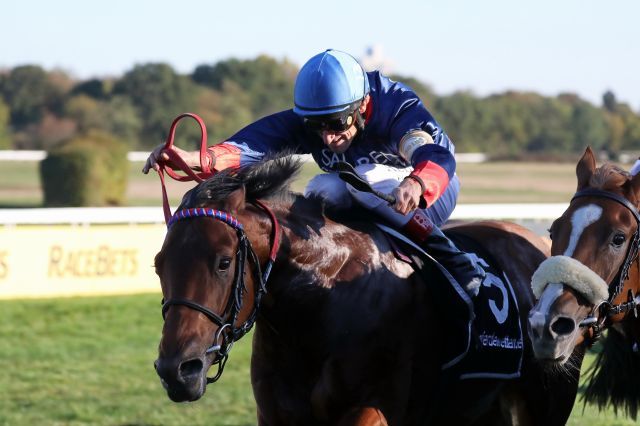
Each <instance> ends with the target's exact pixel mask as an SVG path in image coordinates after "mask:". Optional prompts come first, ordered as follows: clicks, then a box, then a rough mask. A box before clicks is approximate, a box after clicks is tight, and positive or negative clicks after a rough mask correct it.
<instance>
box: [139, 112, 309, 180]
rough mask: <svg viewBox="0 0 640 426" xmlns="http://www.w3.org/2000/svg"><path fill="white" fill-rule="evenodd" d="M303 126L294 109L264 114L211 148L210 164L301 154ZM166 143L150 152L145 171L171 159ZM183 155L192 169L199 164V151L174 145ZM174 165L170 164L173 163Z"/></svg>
mask: <svg viewBox="0 0 640 426" xmlns="http://www.w3.org/2000/svg"><path fill="white" fill-rule="evenodd" d="M303 138H304V127H303V125H302V121H301V120H300V118H299V117H298V116H297V115H295V114H294V113H293V111H291V110H287V111H282V112H279V113H276V114H272V115H269V116H267V117H264V118H262V119H260V120H258V121H256V122H254V123H251V124H249V125H248V126H246V127H244V128H243V129H242V130H240V131H239V132H237V133H236V134H234V135H233V136H231V137H230V138H229V139H227V140H226V141H224V142H221V143H219V144H216V145H212V146H210V147H209V148H208V150H207V152H208V153H209V156H210V159H211V164H210V165H211V166H212V168H213V169H214V170H215V171H220V170H224V169H227V168H237V167H241V166H244V165H246V164H250V163H254V162H257V161H260V160H261V159H262V158H263V157H264V155H265V154H267V153H272V152H280V151H283V150H287V149H288V150H290V151H292V152H299V153H302V148H301V147H300V142H301V141H302V140H303ZM163 148H164V145H162V146H158V147H156V148H155V149H154V150H153V152H152V153H151V154H150V155H149V158H148V159H147V163H146V164H145V167H144V168H143V170H142V171H143V173H147V172H148V171H149V169H150V168H153V169H155V170H158V165H157V163H158V161H159V160H160V161H163V162H168V160H169V157H168V156H167V155H166V153H164V152H163ZM174 149H176V151H177V152H178V154H179V155H180V157H181V158H182V159H183V160H185V162H186V163H187V164H188V165H189V166H190V167H191V168H192V169H195V168H198V167H200V156H199V151H184V150H181V149H179V148H177V147H175V146H174ZM170 165H171V164H170Z"/></svg>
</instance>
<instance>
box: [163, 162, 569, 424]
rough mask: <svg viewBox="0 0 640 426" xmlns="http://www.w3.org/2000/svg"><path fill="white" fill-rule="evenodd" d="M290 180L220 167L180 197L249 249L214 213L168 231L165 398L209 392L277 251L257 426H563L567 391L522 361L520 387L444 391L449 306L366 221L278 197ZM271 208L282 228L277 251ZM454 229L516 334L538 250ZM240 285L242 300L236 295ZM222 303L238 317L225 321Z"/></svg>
mask: <svg viewBox="0 0 640 426" xmlns="http://www.w3.org/2000/svg"><path fill="white" fill-rule="evenodd" d="M295 170H296V165H295V164H293V163H292V162H291V161H289V160H277V161H275V162H274V161H271V162H267V163H265V164H258V165H255V166H252V167H249V168H246V169H241V170H240V171H237V172H234V171H228V172H225V173H221V174H219V175H216V176H215V177H214V178H212V179H210V180H209V181H207V182H205V183H203V184H200V185H199V186H198V187H196V189H195V190H194V192H192V193H191V194H190V195H189V196H187V197H185V201H184V202H183V205H182V206H181V208H190V207H208V208H214V209H216V210H218V211H224V212H227V213H229V214H231V215H233V216H234V217H235V218H236V219H237V220H238V222H239V223H241V224H242V225H243V229H244V232H246V238H247V239H248V240H249V241H250V245H249V247H248V249H247V253H248V254H245V255H243V254H242V252H239V251H238V247H239V242H240V240H241V239H242V238H245V236H244V234H242V233H239V232H238V230H237V229H234V228H233V227H231V226H229V225H228V224H227V223H223V222H221V221H219V220H215V219H212V218H210V217H197V218H191V219H184V220H180V221H178V222H176V223H175V224H174V225H173V226H172V227H171V229H170V230H169V232H168V233H167V236H166V240H165V242H164V245H163V247H162V250H161V251H160V253H158V255H157V257H156V269H157V272H158V275H159V276H160V280H161V284H162V291H163V296H164V298H165V300H166V301H172V300H178V301H179V303H175V304H173V305H170V306H169V307H167V309H165V323H164V328H163V333H162V340H161V342H160V347H159V357H158V360H157V361H156V368H157V371H158V374H159V375H160V377H161V379H162V381H163V383H164V385H165V387H166V389H167V392H168V394H169V396H170V397H171V398H172V399H174V400H176V401H189V400H195V399H198V398H200V397H201V396H202V395H203V394H204V391H205V389H206V374H207V371H208V370H209V367H210V366H211V364H212V363H213V362H214V361H215V360H216V359H218V358H219V354H220V351H221V350H224V349H225V348H227V349H228V347H229V345H228V343H229V341H228V339H229V338H230V337H231V338H233V336H234V335H235V334H236V333H235V331H234V329H235V328H237V327H240V326H241V325H242V324H246V323H247V321H248V319H250V318H251V316H252V312H254V307H256V306H255V304H257V303H258V302H256V300H258V299H257V298H258V295H259V293H258V292H256V289H257V288H258V287H259V284H258V281H259V279H258V277H259V274H258V273H257V271H258V267H257V264H261V265H263V266H264V265H265V264H266V263H267V259H268V257H269V252H270V251H271V248H272V247H273V246H274V245H277V244H278V243H279V246H278V247H279V248H278V250H277V257H276V258H275V262H274V263H273V269H272V271H271V275H270V277H269V280H268V282H267V283H266V288H267V293H266V294H265V295H264V297H263V298H262V301H261V303H260V305H259V306H257V308H258V312H259V314H258V317H257V322H256V330H255V333H254V335H253V339H254V341H253V353H252V361H251V380H252V385H253V390H254V395H255V398H256V404H257V417H258V424H260V425H335V424H339V425H356V424H357V425H360V426H365V425H371V426H372V425H379V424H386V423H388V424H392V425H423V424H425V423H429V424H492V425H493V424H511V422H512V420H513V419H518V420H519V421H523V422H531V423H532V424H540V423H543V422H544V423H546V424H547V425H555V424H562V423H563V422H564V421H565V420H566V418H567V417H568V414H569V412H570V406H568V407H567V405H566V401H570V402H572V401H573V396H574V395H571V394H569V395H568V396H567V395H564V394H563V392H564V389H565V388H566V386H565V385H564V384H563V383H562V382H560V383H556V384H554V386H553V387H554V391H553V392H548V391H547V387H548V386H549V385H550V383H552V384H553V383H554V379H553V377H551V378H549V377H543V374H542V372H541V371H540V370H539V369H538V367H537V366H536V365H535V364H532V363H531V358H530V352H527V351H525V357H524V359H523V364H522V377H520V378H518V379H513V380H509V381H504V380H497V379H495V380H487V379H484V380H467V381H465V382H464V383H459V382H455V381H453V382H447V381H445V378H444V376H443V375H442V372H441V365H442V362H443V359H442V354H441V353H440V349H439V345H438V342H442V341H445V340H446V339H447V338H448V336H446V335H444V334H443V327H442V325H443V324H444V322H446V321H448V319H447V316H446V315H442V316H441V315H440V313H441V312H443V311H444V312H446V310H447V309H446V306H442V304H443V303H442V301H440V300H435V299H434V298H433V294H432V292H431V287H430V286H431V285H433V284H434V283H433V282H431V283H429V282H427V283H425V282H423V281H422V280H421V279H420V277H418V276H417V274H414V273H413V272H412V270H411V267H410V266H409V265H407V264H406V263H405V262H402V261H400V260H398V259H396V258H395V256H394V253H393V250H392V249H391V247H390V245H389V242H388V240H387V239H386V238H385V237H384V236H383V235H382V234H381V232H380V231H379V230H377V229H376V228H375V227H374V226H373V225H372V224H370V223H365V222H357V221H356V222H348V223H347V222H346V221H344V220H341V219H337V218H335V217H333V216H332V217H333V219H334V220H332V219H331V218H330V217H327V216H326V215H325V214H323V211H322V206H321V205H320V204H319V202H318V201H317V200H308V199H304V198H302V197H300V196H289V197H284V198H281V199H277V198H273V195H274V193H276V192H277V190H278V188H279V187H281V186H282V185H283V183H284V182H285V181H286V180H287V179H288V178H289V177H291V175H292V174H293V172H295ZM269 197H271V198H269ZM257 199H263V200H265V199H267V201H265V204H267V205H268V207H264V208H263V207H261V206H260V205H257V204H256V201H254V200H257ZM269 212H273V214H274V215H275V218H276V220H277V223H278V224H279V226H280V227H281V229H282V234H281V236H280V237H278V241H274V238H273V233H272V230H273V229H274V227H275V225H276V222H274V221H273V220H272V219H271V218H270V215H269V214H268V213H269ZM457 232H459V233H461V234H464V235H467V236H468V237H470V238H473V239H474V240H476V241H477V242H478V243H479V244H486V245H485V248H486V249H487V250H488V251H490V252H491V253H492V255H493V257H494V258H495V259H496V260H497V261H498V262H499V263H500V265H499V266H500V269H501V270H503V271H504V272H505V274H506V276H508V279H509V281H510V282H511V283H512V284H513V286H514V292H515V294H516V297H517V299H518V304H519V306H520V309H521V318H520V320H521V323H522V324H524V321H525V318H526V313H527V312H528V309H529V308H530V306H531V305H532V303H533V296H532V294H531V291H530V289H529V288H528V283H529V278H530V276H531V274H532V273H533V271H534V270H535V268H536V267H537V266H538V264H539V263H540V262H542V260H543V259H544V258H545V256H546V250H547V246H546V244H545V243H544V241H542V240H541V239H540V238H538V237H536V236H535V235H534V234H532V233H531V232H529V231H527V230H525V229H523V228H521V227H519V226H517V225H514V224H507V223H498V222H488V223H482V224H469V225H464V226H461V227H459V228H457ZM489 243H490V244H491V245H490V246H489V245H488V244H489ZM251 253H255V261H253V260H252V259H253V258H252V256H250V254H251ZM515 254H517V255H515ZM241 277H243V278H244V281H243V282H242V285H244V286H246V291H240V292H238V293H234V292H233V290H232V289H233V288H234V283H236V284H237V283H238V282H239V278H241ZM184 301H187V302H189V303H190V304H191V305H189V304H186V303H185V302H184ZM254 302H255V303H254ZM166 303H168V302H165V304H166ZM196 304H197V306H201V307H204V308H206V309H207V310H208V311H210V312H213V313H216V314H217V315H220V316H222V317H224V318H223V320H225V321H230V324H228V325H225V326H224V327H221V326H219V325H217V323H215V322H214V321H211V320H209V319H208V318H207V317H206V316H204V315H202V311H201V310H198V309H194V308H193V306H196ZM229 306H231V307H233V306H238V307H239V309H238V312H237V316H236V317H234V318H231V319H229V318H228V315H229V314H227V313H226V312H227V311H229V312H233V310H226V309H225V307H229ZM525 344H527V342H525ZM217 386H224V385H223V384H222V383H218V384H217ZM505 414H506V417H505ZM381 416H382V417H383V418H382V417H381Z"/></svg>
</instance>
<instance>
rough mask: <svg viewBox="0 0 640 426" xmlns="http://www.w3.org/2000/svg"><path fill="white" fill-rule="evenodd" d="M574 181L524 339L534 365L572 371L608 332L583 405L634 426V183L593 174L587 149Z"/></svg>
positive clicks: (637, 372)
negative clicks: (626, 418) (620, 415)
mask: <svg viewBox="0 0 640 426" xmlns="http://www.w3.org/2000/svg"><path fill="white" fill-rule="evenodd" d="M576 174H577V177H578V188H577V192H576V194H575V195H574V197H573V199H572V200H571V203H570V204H569V207H568V208H567V210H566V211H565V212H564V213H563V215H562V216H561V217H559V218H558V219H556V220H555V221H554V222H553V224H552V226H551V228H550V233H551V238H552V246H551V255H552V257H550V258H549V259H548V260H546V261H545V262H544V263H542V264H541V265H540V268H539V269H538V270H537V271H536V273H535V274H534V276H533V279H532V286H533V289H534V292H535V293H536V295H537V296H539V301H538V303H537V304H536V306H535V307H534V308H533V309H532V310H531V313H530V318H529V325H530V327H529V332H530V335H531V340H532V342H533V348H534V352H535V355H536V357H537V358H538V359H540V360H541V361H543V362H545V363H546V364H548V365H551V366H555V367H559V368H564V367H566V365H567V364H568V365H569V366H570V368H572V369H579V368H580V363H581V356H582V355H583V354H584V350H585V348H586V347H588V346H590V345H592V344H593V343H594V341H595V340H596V339H597V338H598V337H599V335H600V333H602V331H603V330H604V329H607V328H608V329H609V330H608V334H607V337H606V338H605V340H604V342H603V350H602V351H601V353H600V354H599V355H598V359H597V361H596V363H595V364H594V368H593V369H592V370H591V373H590V376H589V384H588V386H587V391H586V393H585V397H586V401H587V402H596V403H598V405H599V406H600V408H603V407H604V406H606V405H607V404H608V403H612V405H613V406H614V408H615V409H616V411H617V409H618V407H621V408H623V409H624V411H626V413H627V414H629V415H630V416H631V417H633V418H634V419H635V418H636V415H637V410H638V403H639V401H640V386H639V385H638V381H637V380H638V378H640V359H639V356H638V354H637V352H638V342H639V341H640V321H639V320H638V319H637V314H636V309H637V305H638V303H640V299H638V298H637V297H636V295H637V294H638V291H639V290H640V264H639V263H638V262H639V261H638V242H639V234H638V224H639V221H640V216H638V206H639V205H640V176H635V177H632V176H630V175H629V174H628V173H627V172H625V171H623V170H622V169H620V168H618V167H616V166H614V165H612V164H605V165H603V166H601V167H600V168H596V160H595V157H594V155H593V152H592V151H591V149H590V148H587V150H586V151H585V153H584V155H583V157H582V158H581V160H580V161H579V162H578V165H577V167H576ZM572 353H573V354H574V355H571V354H572ZM576 386H577V384H576Z"/></svg>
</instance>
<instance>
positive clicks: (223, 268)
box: [218, 258, 231, 271]
mask: <svg viewBox="0 0 640 426" xmlns="http://www.w3.org/2000/svg"><path fill="white" fill-rule="evenodd" d="M229 266H231V259H229V258H225V259H222V260H220V263H219V264H218V269H220V270H221V271H226V270H227V269H229Z"/></svg>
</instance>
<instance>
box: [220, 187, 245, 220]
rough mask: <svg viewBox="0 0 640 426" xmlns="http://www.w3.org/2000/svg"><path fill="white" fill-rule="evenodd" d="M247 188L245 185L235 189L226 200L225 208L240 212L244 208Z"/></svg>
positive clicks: (231, 211)
mask: <svg viewBox="0 0 640 426" xmlns="http://www.w3.org/2000/svg"><path fill="white" fill-rule="evenodd" d="M245 194H246V190H245V189H244V185H242V186H241V187H240V188H238V189H236V190H235V191H233V192H232V193H231V194H229V196H228V197H227V199H226V200H225V202H224V209H225V211H227V212H229V213H238V212H239V211H240V210H242V209H244V197H245Z"/></svg>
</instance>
